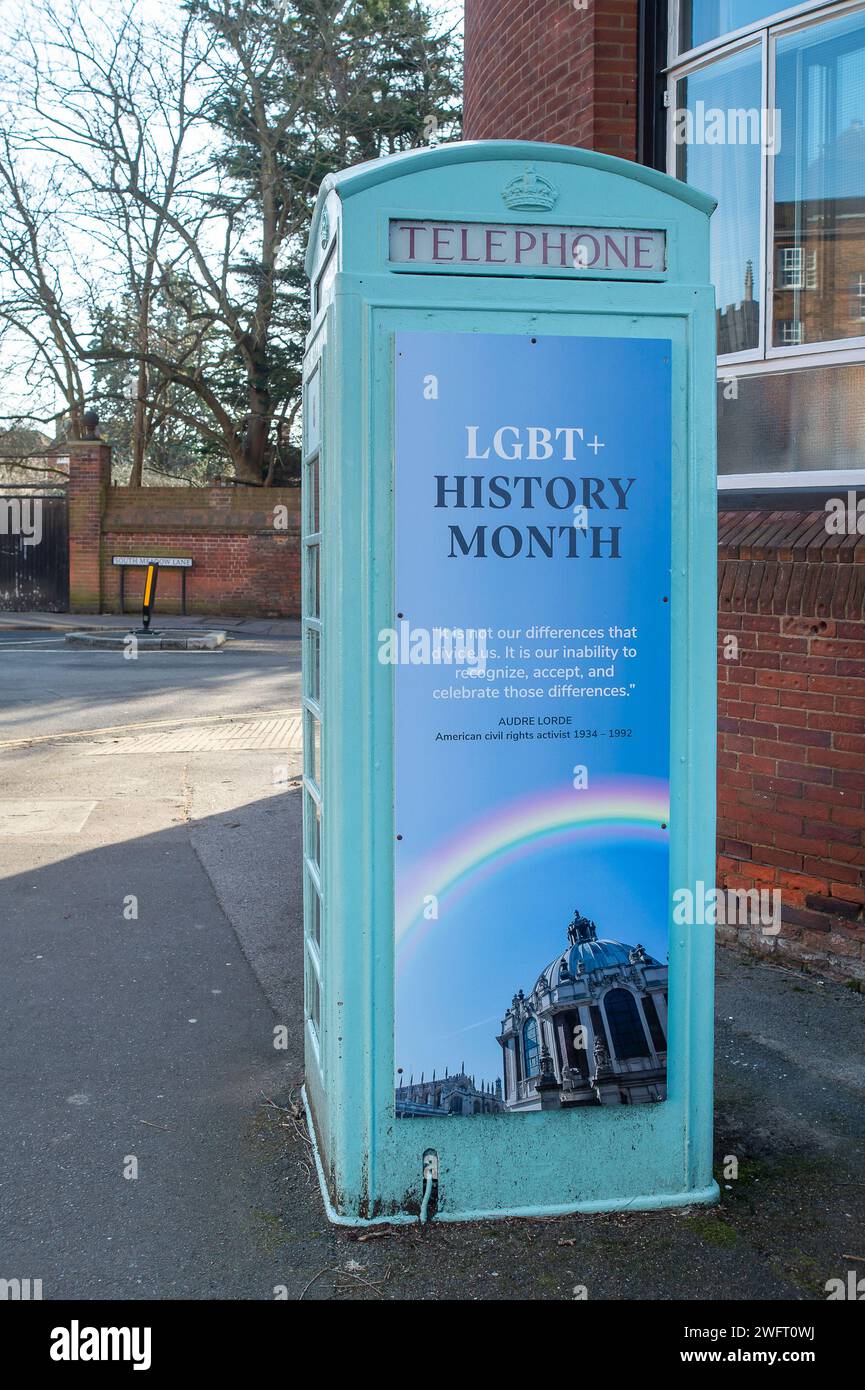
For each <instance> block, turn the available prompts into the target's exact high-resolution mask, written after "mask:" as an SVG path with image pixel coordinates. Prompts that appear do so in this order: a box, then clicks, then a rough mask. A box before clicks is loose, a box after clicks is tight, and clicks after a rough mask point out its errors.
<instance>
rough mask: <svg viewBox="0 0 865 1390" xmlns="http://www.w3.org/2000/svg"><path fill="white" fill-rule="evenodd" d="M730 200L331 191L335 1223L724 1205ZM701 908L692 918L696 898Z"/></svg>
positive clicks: (513, 175)
mask: <svg viewBox="0 0 865 1390" xmlns="http://www.w3.org/2000/svg"><path fill="white" fill-rule="evenodd" d="M713 207H714V203H713V201H712V200H711V199H709V198H708V197H706V196H705V195H703V194H701V193H699V192H697V191H695V190H694V189H692V188H689V187H687V186H686V185H684V184H681V183H678V182H676V181H675V180H673V179H671V178H668V177H666V176H664V175H662V174H659V173H656V172H654V171H652V170H649V169H646V168H643V167H641V166H639V165H636V164H630V163H628V162H626V161H623V160H618V159H613V158H609V157H606V156H601V155H596V154H593V153H590V152H588V151H585V150H580V149H572V148H566V147H563V146H555V145H535V144H525V143H512V142H504V141H502V142H499V141H494V142H482V143H467V144H453V145H443V146H440V147H438V148H430V149H424V150H419V151H414V152H411V153H408V154H400V155H395V156H393V157H390V158H385V159H381V160H375V161H373V162H371V163H368V164H363V165H360V166H358V167H357V168H354V169H348V170H346V171H345V172H343V173H341V174H338V175H336V176H332V177H328V178H327V179H326V180H325V182H324V184H323V185H322V188H321V192H320V195H319V198H318V203H317V206H316V211H315V217H314V221H313V225H312V233H311V238H310V244H309V250H308V257H307V270H308V274H309V277H310V281H311V287H312V327H311V331H310V334H309V339H308V344H307V350H306V359H305V380H304V439H303V542H302V551H303V566H302V578H303V595H304V607H303V722H304V746H305V752H304V781H303V802H304V830H303V863H304V971H305V1021H304V1022H305V1038H306V1087H305V1096H306V1103H307V1108H308V1116H309V1123H310V1129H311V1133H312V1135H313V1139H314V1144H315V1149H316V1156H317V1162H318V1168H319V1176H320V1180H321V1185H322V1190H323V1193H324V1198H325V1202H326V1204H327V1209H328V1213H329V1215H330V1217H331V1219H332V1220H334V1221H339V1222H343V1223H351V1224H357V1223H361V1222H366V1221H409V1220H418V1219H422V1220H430V1219H434V1220H466V1219H472V1218H477V1217H493V1216H505V1215H526V1216H535V1215H550V1214H555V1213H563V1212H568V1211H598V1210H612V1209H617V1208H629V1209H636V1208H641V1207H642V1208H648V1207H663V1206H674V1205H676V1204H681V1203H692V1202H711V1201H713V1200H714V1199H715V1198H716V1196H717V1187H716V1184H715V1183H714V1181H713V1178H712V1167H711V1144H712V1133H711V1129H712V1103H711V1095H712V1092H711V1085H712V967H713V931H712V927H711V926H708V925H705V924H704V923H705V913H703V912H701V911H700V908H699V905H697V907H696V908H694V909H693V910H689V909H688V908H687V906H685V908H684V909H681V910H679V909H677V904H679V905H680V906H681V904H682V903H683V902H685V903H687V901H691V902H695V901H696V897H697V896H698V895H699V893H700V892H701V891H703V885H711V884H712V883H713V882H714V862H715V841H714V824H715V811H714V808H715V768H714V743H715V723H716V719H715V627H716V588H715V586H716V574H715V553H716V529H715V527H716V520H715V405H714V400H715V395H714V361H715V324H714V319H715V315H714V292H713V289H712V287H711V285H710V282H709V217H710V214H711V212H712V209H713ZM689 895H690V898H689Z"/></svg>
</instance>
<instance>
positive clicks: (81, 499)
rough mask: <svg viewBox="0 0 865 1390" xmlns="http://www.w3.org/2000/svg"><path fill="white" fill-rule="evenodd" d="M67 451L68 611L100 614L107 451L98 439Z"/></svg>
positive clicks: (73, 445) (81, 442)
mask: <svg viewBox="0 0 865 1390" xmlns="http://www.w3.org/2000/svg"><path fill="white" fill-rule="evenodd" d="M67 448H68V450H69V494H68V495H69V608H70V611H71V612H72V613H99V612H101V611H102V578H101V551H102V513H103V511H104V509H105V501H106V493H107V491H108V488H109V486H110V484H111V448H110V446H109V445H108V444H105V443H103V441H102V440H101V439H80V440H73V441H71V442H70V443H69V444H68V445H67Z"/></svg>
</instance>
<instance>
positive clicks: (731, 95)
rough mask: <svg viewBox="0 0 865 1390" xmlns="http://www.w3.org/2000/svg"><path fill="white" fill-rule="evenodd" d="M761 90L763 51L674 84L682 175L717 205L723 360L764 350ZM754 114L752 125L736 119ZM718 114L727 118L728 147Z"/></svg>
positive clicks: (715, 260) (714, 266) (716, 277)
mask: <svg viewBox="0 0 865 1390" xmlns="http://www.w3.org/2000/svg"><path fill="white" fill-rule="evenodd" d="M761 91H762V72H761V59H760V47H759V45H754V46H753V47H748V48H745V49H743V50H742V51H741V52H739V53H734V54H732V55H731V56H730V57H728V58H722V59H720V60H719V61H718V62H717V63H712V64H711V65H710V66H709V67H706V68H702V69H701V70H700V71H699V72H695V73H692V74H691V75H690V76H689V77H683V78H682V79H681V81H679V82H677V84H676V111H675V112H674V113H673V120H674V126H673V130H674V138H675V140H676V174H677V176H678V178H680V179H684V180H685V181H686V182H687V183H692V184H694V185H695V186H696V187H697V188H702V189H704V190H705V191H706V192H707V193H713V194H714V195H715V197H716V198H717V199H718V209H717V211H716V212H715V214H714V216H713V217H712V221H711V224H710V232H711V275H712V280H713V281H714V284H715V289H716V292H717V303H718V353H719V355H723V354H725V353H730V352H744V351H746V350H749V349H753V348H757V347H759V345H760V304H759V294H760V289H759V287H760V285H761V283H762V277H761V273H760V177H761V174H760V170H761V157H762V156H761V148H762V146H761V138H762V136H763V135H764V134H765V132H764V129H763V126H762V124H761V121H760V115H759V113H760V107H761ZM749 111H753V112H755V113H756V116H755V118H754V119H751V118H750V117H749V118H748V119H744V118H742V119H739V117H738V116H734V115H732V114H731V113H735V112H749ZM712 112H721V113H724V129H723V134H724V137H725V138H724V140H723V142H722V143H716V142H715V139H714V137H715V135H717V134H718V133H719V129H716V128H715V127H714V126H712V125H711V122H712V121H713V120H714V119H715V118H714V117H713V116H712V114H711V113H712Z"/></svg>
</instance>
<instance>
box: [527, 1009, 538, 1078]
mask: <svg viewBox="0 0 865 1390" xmlns="http://www.w3.org/2000/svg"><path fill="white" fill-rule="evenodd" d="M523 1057H524V1058H525V1063H526V1076H539V1075H540V1070H541V1049H540V1044H539V1042H538V1025H537V1022H536V1020H535V1019H533V1018H530V1019H529V1021H528V1023H527V1024H526V1026H525V1027H524V1029H523Z"/></svg>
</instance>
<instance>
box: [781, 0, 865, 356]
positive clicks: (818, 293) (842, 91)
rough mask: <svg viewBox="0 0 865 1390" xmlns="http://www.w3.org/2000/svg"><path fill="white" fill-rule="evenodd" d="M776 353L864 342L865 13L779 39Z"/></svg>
mask: <svg viewBox="0 0 865 1390" xmlns="http://www.w3.org/2000/svg"><path fill="white" fill-rule="evenodd" d="M776 104H777V106H778V108H779V111H780V130H781V134H782V139H781V142H780V149H779V150H778V153H777V155H776V158H775V232H774V236H775V289H774V297H773V303H772V342H773V344H774V346H775V347H786V346H790V345H792V344H798V343H820V342H835V341H837V340H838V339H839V338H853V337H860V336H862V333H863V330H862V320H861V318H859V317H856V316H854V315H853V314H851V312H850V308H851V305H850V286H851V284H852V283H853V281H854V277H855V276H858V275H860V274H861V273H862V272H863V271H865V13H863V12H862V11H859V12H858V13H855V14H852V15H848V16H846V17H845V18H843V19H839V20H834V21H832V22H830V23H825V24H819V25H816V26H812V27H811V28H809V29H803V30H799V31H797V32H795V33H792V34H786V35H783V36H781V37H780V38H779V39H778V45H777V84H776Z"/></svg>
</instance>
